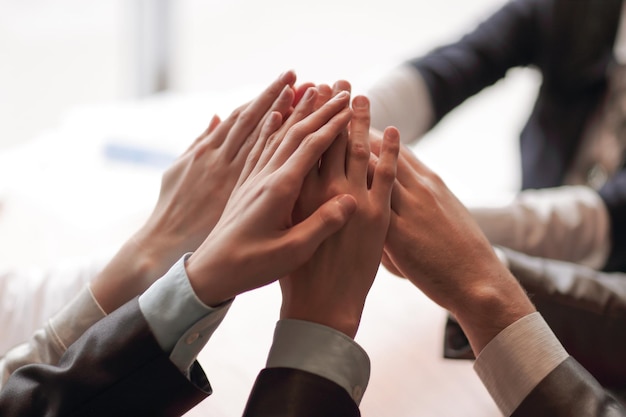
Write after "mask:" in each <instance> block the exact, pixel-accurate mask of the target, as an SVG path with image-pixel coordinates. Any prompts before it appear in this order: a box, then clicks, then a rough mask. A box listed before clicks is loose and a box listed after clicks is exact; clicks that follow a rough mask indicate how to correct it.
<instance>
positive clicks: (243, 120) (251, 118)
mask: <svg viewBox="0 0 626 417" xmlns="http://www.w3.org/2000/svg"><path fill="white" fill-rule="evenodd" d="M237 122H238V123H240V124H242V125H244V126H249V125H253V124H255V122H256V115H255V114H254V113H253V112H252V110H250V108H247V109H245V110H243V111H241V112H240V113H239V117H238V118H237Z"/></svg>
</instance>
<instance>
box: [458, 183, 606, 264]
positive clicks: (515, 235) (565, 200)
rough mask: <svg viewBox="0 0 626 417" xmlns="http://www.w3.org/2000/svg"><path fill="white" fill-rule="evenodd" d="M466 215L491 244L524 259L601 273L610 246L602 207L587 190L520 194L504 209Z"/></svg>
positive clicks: (474, 210) (477, 209) (475, 209)
mask: <svg viewBox="0 0 626 417" xmlns="http://www.w3.org/2000/svg"><path fill="white" fill-rule="evenodd" d="M470 212H471V214H472V217H473V218H474V219H475V220H476V221H477V223H478V224H479V226H480V228H481V229H482V231H483V233H485V235H486V236H487V238H488V239H489V241H490V242H491V243H492V244H494V245H500V246H504V247H507V248H510V249H513V250H516V251H518V252H522V253H526V254H528V255H533V256H539V257H544V258H551V259H558V260H563V261H569V262H575V263H578V264H582V265H586V266H589V267H592V268H595V269H600V268H602V267H603V266H604V264H605V262H606V260H607V257H608V255H609V251H610V248H611V236H610V219H609V214H608V212H607V208H606V206H605V204H604V202H603V200H602V199H601V198H600V196H599V195H598V193H597V192H595V191H594V190H592V189H590V188H588V187H584V186H573V187H558V188H549V189H544V190H527V191H522V192H521V193H520V194H519V195H518V196H517V197H516V199H515V200H513V201H512V202H511V203H510V204H508V205H505V206H500V207H473V208H470Z"/></svg>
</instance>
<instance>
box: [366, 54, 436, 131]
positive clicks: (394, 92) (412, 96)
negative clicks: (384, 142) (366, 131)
mask: <svg viewBox="0 0 626 417" xmlns="http://www.w3.org/2000/svg"><path fill="white" fill-rule="evenodd" d="M367 96H368V98H369V99H370V103H371V104H370V108H371V127H373V128H374V129H377V130H380V131H381V132H382V131H383V130H385V128H386V127H387V126H395V127H396V128H397V129H398V130H399V131H400V139H401V140H402V142H404V143H411V142H414V141H416V140H417V139H419V138H420V137H421V136H422V135H423V134H424V133H426V132H427V131H428V129H430V127H431V126H432V125H433V123H434V111H433V106H432V101H431V97H430V92H429V91H428V88H427V87H426V84H425V83H424V80H423V78H422V76H421V75H420V74H419V72H418V71H416V70H415V69H414V68H413V67H411V66H409V65H402V66H400V67H398V68H395V69H393V70H391V71H389V73H387V74H385V75H384V76H383V77H382V78H380V79H379V80H378V81H377V82H376V83H375V84H374V85H372V86H371V87H370V88H369V89H368V91H367Z"/></svg>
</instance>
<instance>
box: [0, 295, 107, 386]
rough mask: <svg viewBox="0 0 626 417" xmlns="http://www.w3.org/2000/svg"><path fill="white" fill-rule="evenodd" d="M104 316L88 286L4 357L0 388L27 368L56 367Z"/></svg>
mask: <svg viewBox="0 0 626 417" xmlns="http://www.w3.org/2000/svg"><path fill="white" fill-rule="evenodd" d="M104 316H105V313H104V311H103V310H102V309H101V308H100V306H99V305H98V303H97V302H96V300H95V299H94V297H93V295H92V293H91V291H90V289H89V287H88V286H86V287H85V288H84V289H83V290H82V291H80V292H79V293H78V294H77V295H76V297H75V298H74V299H73V300H72V301H70V302H69V303H68V304H67V305H66V306H65V307H64V308H63V309H62V310H61V311H59V312H58V313H57V314H56V315H54V316H53V317H52V318H51V319H50V320H48V322H47V323H46V325H45V326H44V327H42V328H41V329H39V330H37V331H35V333H34V334H33V336H32V337H31V338H30V340H29V341H28V342H25V343H23V344H20V345H18V346H16V347H14V348H12V349H10V350H9V351H8V352H7V353H6V354H5V355H4V356H3V357H2V358H0V373H1V374H2V381H1V383H0V388H1V387H2V386H4V383H5V382H6V380H7V379H8V378H9V376H11V374H12V373H13V372H14V371H15V370H16V369H18V368H20V367H22V366H24V365H29V364H37V363H42V364H50V365H55V364H56V363H57V362H58V361H59V359H60V358H61V356H63V354H64V353H65V351H66V350H67V348H68V346H70V345H71V344H72V343H74V342H75V341H76V340H78V338H79V337H80V336H81V335H82V334H83V333H85V331H86V330H87V329H89V328H90V327H91V326H92V325H93V324H95V323H96V322H97V321H99V320H100V319H102V318H103V317H104Z"/></svg>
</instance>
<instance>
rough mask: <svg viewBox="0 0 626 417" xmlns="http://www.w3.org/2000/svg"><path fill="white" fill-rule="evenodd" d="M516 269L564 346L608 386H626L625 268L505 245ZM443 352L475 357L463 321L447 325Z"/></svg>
mask: <svg viewBox="0 0 626 417" xmlns="http://www.w3.org/2000/svg"><path fill="white" fill-rule="evenodd" d="M504 252H505V253H506V256H507V259H508V260H509V268H510V270H511V273H512V274H513V275H514V276H515V277H516V278H517V280H518V281H519V282H520V284H521V285H522V287H524V289H525V290H526V292H527V293H528V295H529V297H530V299H531V300H532V301H533V303H534V304H535V306H536V307H537V310H538V311H539V312H540V313H541V315H542V316H543V318H544V319H545V320H546V322H547V323H548V325H549V326H550V328H551V329H552V331H553V332H554V334H556V336H557V337H558V338H559V340H560V341H561V343H562V344H563V346H564V347H565V349H566V350H567V351H568V352H569V353H570V355H572V356H573V357H575V358H576V359H577V360H578V361H579V362H580V363H581V364H582V365H583V366H584V367H585V368H586V369H587V370H589V372H591V373H592V374H593V375H594V377H595V378H597V379H598V380H599V381H600V383H602V384H603V385H604V386H607V387H611V388H618V389H623V388H626V360H624V352H626V332H625V331H624V329H626V274H623V273H610V274H609V273H602V272H598V271H595V270H592V269H590V268H586V267H583V266H580V265H576V264H572V263H568V262H560V261H554V260H550V259H544V258H537V257H532V256H528V255H524V254H522V253H519V252H515V251H512V250H509V249H504ZM445 334H446V339H445V342H444V356H446V357H448V358H462V359H465V358H470V357H473V353H472V351H471V348H470V347H469V342H468V341H467V338H466V337H465V335H464V334H463V331H462V330H461V328H460V326H459V325H458V323H456V322H455V321H454V320H452V319H451V320H449V321H448V323H447V325H446V333H445Z"/></svg>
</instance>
